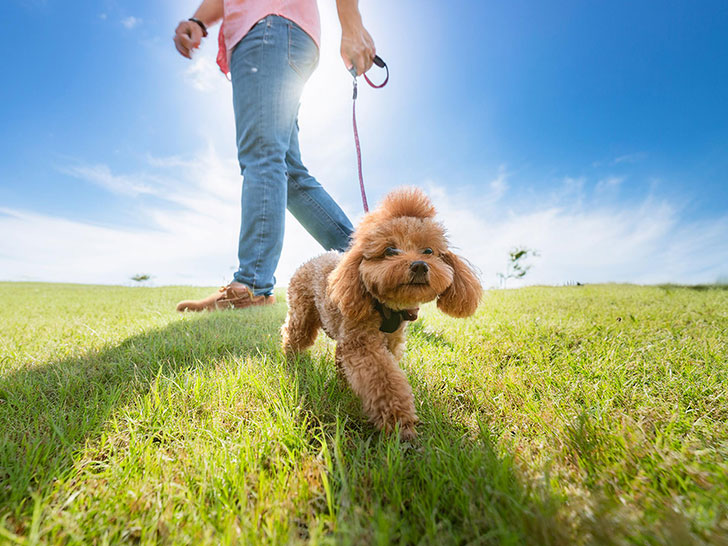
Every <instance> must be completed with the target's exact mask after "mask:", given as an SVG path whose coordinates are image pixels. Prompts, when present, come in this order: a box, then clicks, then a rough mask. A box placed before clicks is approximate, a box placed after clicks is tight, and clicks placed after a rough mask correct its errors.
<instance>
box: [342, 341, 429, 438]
mask: <svg viewBox="0 0 728 546" xmlns="http://www.w3.org/2000/svg"><path fill="white" fill-rule="evenodd" d="M336 353H337V355H336V356H337V363H339V364H340V365H341V366H342V368H343V371H344V375H345V376H346V379H347V380H348V381H349V384H350V385H351V388H352V389H353V390H354V392H355V393H356V394H357V395H358V396H359V397H360V398H361V401H362V404H363V406H364V411H365V412H366V414H367V416H368V417H369V418H370V419H371V420H372V421H373V422H374V424H375V425H376V426H377V428H379V429H384V430H385V431H387V432H391V431H392V430H394V427H395V425H396V424H397V423H399V426H400V436H401V438H402V439H404V440H410V439H412V438H414V437H415V435H416V431H415V424H416V423H417V421H418V419H417V415H416V414H415V404H414V397H413V395H412V387H410V384H409V382H408V381H407V377H406V376H405V374H404V372H403V371H402V370H401V369H400V368H399V366H398V365H397V360H396V359H395V357H394V355H393V354H392V353H391V352H390V350H389V349H388V347H387V340H386V339H385V337H384V335H383V334H381V333H380V332H376V331H373V332H357V333H352V334H350V335H348V336H347V337H345V338H344V339H342V340H340V341H339V343H338V345H337V347H336Z"/></svg>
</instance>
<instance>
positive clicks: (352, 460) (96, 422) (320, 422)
mask: <svg viewBox="0 0 728 546" xmlns="http://www.w3.org/2000/svg"><path fill="white" fill-rule="evenodd" d="M278 307H280V308H278ZM284 313H285V307H284V306H276V310H275V311H273V312H268V313H258V312H257V311H255V310H252V311H251V312H246V313H237V312H231V313H218V314H205V315H201V316H190V317H187V318H186V319H185V320H181V321H178V322H174V323H172V324H170V325H168V326H167V327H165V328H162V329H158V330H153V331H149V332H145V333H143V334H139V335H135V336H132V337H130V338H128V339H126V340H125V341H123V342H122V343H120V344H118V345H115V346H112V347H107V348H105V349H103V350H101V351H97V352H93V353H89V354H87V355H84V356H81V357H77V358H68V359H64V360H60V361H56V362H51V363H48V364H46V365H43V366H38V367H33V368H29V369H21V370H17V371H15V372H12V373H10V374H8V375H7V376H5V377H3V378H2V379H0V440H2V445H1V446H0V513H14V514H16V516H19V517H26V516H28V515H29V513H30V511H32V502H29V501H30V499H31V496H32V495H33V494H34V493H40V494H41V495H43V494H44V493H45V492H46V491H47V490H48V487H50V486H51V484H52V482H53V480H54V479H55V478H59V477H62V476H63V475H64V474H65V473H66V472H68V471H69V470H70V469H71V468H72V465H73V463H74V456H75V455H76V454H77V453H78V451H79V450H81V449H82V448H83V446H84V444H85V442H86V441H87V440H93V439H95V438H97V437H98V436H99V435H100V434H101V431H102V429H103V426H104V424H105V423H106V421H107V420H108V419H109V418H110V417H111V416H112V415H113V413H114V412H115V411H116V410H118V409H119V408H121V407H123V406H125V405H127V404H129V403H132V402H133V401H134V400H135V399H137V398H138V397H140V396H143V395H144V394H145V393H146V392H148V391H149V389H150V386H151V385H152V383H153V382H154V381H155V379H156V378H157V377H158V376H162V377H174V376H175V375H176V374H179V373H185V372H186V371H188V370H190V369H198V368H199V367H200V366H209V363H214V362H215V361H217V360H218V359H221V358H225V357H234V358H240V357H245V356H247V355H256V354H279V353H278V348H277V346H278V343H279V338H278V330H279V328H280V324H281V322H282V320H283V316H284ZM413 335H415V336H417V337H420V338H421V341H424V342H427V343H433V344H435V345H440V344H445V345H447V346H448V347H450V348H453V347H452V345H451V344H450V343H449V342H447V341H446V340H444V339H441V338H439V337H432V336H431V335H430V334H428V333H426V332H424V331H418V330H415V332H413ZM286 370H287V373H288V374H289V375H290V376H291V380H293V381H295V382H296V383H297V386H298V391H299V393H300V397H301V403H302V405H303V407H304V409H305V410H306V411H307V412H310V414H311V415H312V417H314V418H315V419H314V421H313V422H315V423H316V426H320V427H321V430H322V431H323V437H324V438H325V442H326V443H327V446H328V450H329V453H331V454H332V457H331V465H330V467H329V468H328V473H329V479H330V480H331V482H332V484H333V490H334V498H335V504H336V506H337V509H336V512H337V538H338V539H340V541H341V542H357V543H361V542H365V543H371V542H378V543H393V542H399V543H423V542H424V543H435V542H437V543H443V544H446V543H493V544H500V543H538V544H553V543H561V542H564V536H565V535H564V533H565V532H566V531H564V530H563V529H564V527H563V525H560V524H559V522H558V520H557V510H558V506H559V502H560V501H558V500H557V499H555V498H553V497H551V496H550V495H549V493H547V492H546V489H545V488H543V489H540V488H537V487H534V486H533V485H530V484H527V483H525V482H524V480H523V479H521V478H520V477H519V473H518V472H517V470H516V467H515V462H514V460H513V459H512V457H510V456H508V455H505V456H504V455H502V454H498V451H497V449H496V447H495V444H494V441H493V439H492V438H491V437H490V434H489V432H488V427H487V426H486V425H484V424H481V425H480V426H479V428H478V431H477V432H475V433H473V431H472V429H469V428H467V427H465V425H464V424H463V423H462V422H459V421H458V420H457V419H455V418H453V417H452V415H453V412H452V406H451V401H450V400H448V399H447V397H446V394H445V393H441V392H439V391H428V390H427V389H418V390H417V393H416V396H417V398H418V400H417V403H418V407H420V410H419V413H420V416H421V418H422V419H423V424H422V425H421V427H420V429H419V430H420V436H419V438H418V439H417V440H416V441H415V442H413V443H412V444H401V445H400V444H398V442H397V441H396V440H394V439H393V438H391V437H386V436H383V435H380V434H379V433H377V432H376V431H375V430H374V429H373V428H372V427H371V426H370V425H368V424H367V423H366V421H365V419H364V417H363V414H362V412H361V409H360V404H359V401H358V400H357V399H356V397H355V396H354V395H353V393H351V391H350V390H349V388H348V386H347V385H346V383H345V382H344V380H343V379H341V378H340V377H338V376H336V374H335V372H334V365H333V358H332V357H331V356H323V357H319V358H316V357H314V356H311V355H306V354H304V355H302V356H300V357H299V358H297V359H295V360H294V361H291V362H288V363H287V368H286ZM304 536H305V535H304Z"/></svg>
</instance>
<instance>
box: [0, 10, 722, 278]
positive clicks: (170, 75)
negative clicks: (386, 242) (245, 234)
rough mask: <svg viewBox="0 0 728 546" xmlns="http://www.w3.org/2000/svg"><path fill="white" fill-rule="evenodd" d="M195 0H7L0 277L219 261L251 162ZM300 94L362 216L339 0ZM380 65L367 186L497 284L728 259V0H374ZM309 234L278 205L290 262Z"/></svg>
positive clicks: (216, 264) (308, 149)
mask: <svg viewBox="0 0 728 546" xmlns="http://www.w3.org/2000/svg"><path fill="white" fill-rule="evenodd" d="M195 7H196V3H195V2H187V1H180V2H172V1H156V2H142V1H125V2H116V1H95V2H90V1H80V2H72V3H71V2H60V1H59V0H9V2H7V3H6V6H5V10H6V11H5V21H6V24H5V25H4V27H5V28H4V30H5V35H6V37H7V44H9V47H8V46H6V51H7V52H8V53H7V54H6V55H5V56H4V58H3V61H2V67H3V85H2V86H0V120H1V121H0V232H2V237H1V238H0V279H6V280H48V281H78V282H99V283H127V282H129V281H128V279H129V277H130V276H131V275H133V274H135V273H139V272H144V273H149V274H151V275H153V277H154V282H155V283H156V284H168V283H185V284H205V285H211V284H217V283H223V282H227V280H228V279H229V277H230V274H231V272H232V269H233V268H234V266H235V256H236V248H235V241H236V238H237V230H238V221H239V220H238V214H239V210H238V208H239V205H238V198H239V195H240V184H241V179H240V176H239V172H238V168H237V165H236V163H235V149H234V127H233V120H232V108H231V105H230V86H229V83H228V82H227V81H226V80H225V78H224V77H223V76H222V74H220V73H219V71H217V69H216V66H215V64H214V56H215V45H216V44H215V36H216V34H217V28H215V29H213V32H211V35H212V36H211V39H208V40H209V43H205V44H204V46H203V47H202V48H201V50H200V51H198V52H197V54H196V55H195V58H194V59H193V60H192V61H188V60H186V59H183V58H182V57H180V56H179V55H178V54H177V53H176V51H175V50H174V47H173V45H172V41H171V37H172V33H173V30H174V28H175V26H176V24H177V22H178V21H179V20H180V19H183V18H186V17H188V16H189V15H191V13H192V12H193V11H194V9H195ZM319 7H320V9H321V14H322V26H323V40H322V56H321V64H320V66H319V69H318V70H317V72H316V73H315V75H314V76H313V77H312V79H311V81H310V82H309V84H308V86H307V89H306V91H305V93H304V96H303V99H302V107H301V114H300V124H301V131H302V132H301V147H302V151H303V157H304V161H305V162H306V163H307V164H308V166H309V168H310V170H311V171H312V172H313V173H314V174H315V175H316V176H317V177H318V178H319V180H320V181H321V182H322V183H323V184H324V185H325V186H326V187H327V188H329V190H330V192H331V193H332V194H333V195H334V196H335V197H336V199H337V200H339V201H340V203H341V204H342V206H343V207H344V209H345V210H346V211H347V212H348V213H349V214H350V216H351V217H352V218H353V219H354V220H356V219H358V218H360V217H361V204H360V202H359V201H358V183H357V180H356V158H355V156H354V148H353V141H352V135H351V126H350V123H351V118H350V116H351V112H350V108H351V104H350V98H351V90H350V88H351V81H350V77H349V76H348V74H347V73H346V72H345V70H344V69H343V66H342V64H341V61H340V60H339V58H338V45H339V44H338V40H339V29H338V24H337V21H336V16H335V9H334V1H333V0H325V1H321V2H319ZM361 10H362V13H363V16H364V22H365V25H366V26H367V28H368V29H369V30H370V32H371V34H372V36H373V37H374V40H375V42H376V44H377V48H378V51H379V53H380V54H381V56H382V57H384V58H385V60H386V61H387V62H388V63H389V65H390V68H391V71H392V76H391V80H390V84H389V85H388V86H387V87H386V88H385V89H383V90H378V91H375V90H370V89H362V92H361V94H360V101H359V103H358V114H359V123H360V136H361V138H362V146H363V153H364V169H365V178H366V184H367V189H368V192H369V198H370V201H373V202H376V201H377V200H378V199H379V198H381V197H382V196H383V195H384V194H385V193H386V192H387V191H388V189H390V188H392V187H395V186H399V185H403V184H408V185H411V184H414V185H418V186H421V187H423V188H424V189H426V190H427V191H428V192H429V193H430V194H431V196H432V198H433V200H434V201H435V205H436V206H437V207H438V209H439V210H440V212H441V217H442V220H443V221H444V222H445V224H446V225H447V227H448V228H449V230H450V233H451V239H452V241H453V243H454V244H456V245H457V246H458V247H459V248H460V249H461V252H462V254H463V255H465V256H467V257H468V258H469V259H470V260H471V261H472V262H473V263H474V264H476V265H477V266H478V267H479V269H480V270H481V271H482V274H483V278H484V282H485V284H486V285H487V286H489V285H493V284H495V283H496V280H495V274H496V273H497V272H498V271H502V270H503V269H504V267H505V258H506V255H507V250H508V249H509V248H510V247H512V246H514V245H527V246H530V247H532V248H536V249H537V250H538V251H539V253H540V256H539V257H538V258H536V259H535V260H534V261H533V266H534V267H533V269H532V271H531V272H530V273H529V276H528V277H527V279H526V281H527V282H543V283H553V284H559V283H562V282H567V281H573V280H579V281H582V282H603V281H629V282H640V283H652V282H664V281H673V282H685V283H691V282H714V281H715V280H717V279H718V278H720V277H724V276H726V275H728V236H727V235H728V176H727V175H726V173H727V172H728V100H726V97H728V62H726V60H725V55H726V54H725V52H726V51H728V32H725V29H726V28H728V4H726V3H725V2H717V1H703V2H627V1H613V2H608V3H607V2H599V3H597V2H577V1H573V2H565V1H562V2H519V1H514V2H473V1H471V2H464V1H459V2H458V1H455V2H448V3H443V2H416V1H414V0H413V1H401V2H372V3H366V2H362V5H361ZM318 252H319V249H318V248H317V246H316V244H315V242H314V241H313V240H312V239H311V238H310V237H309V236H308V235H307V234H306V233H305V232H304V231H303V230H302V229H301V228H300V227H299V226H297V225H296V224H295V221H293V220H291V221H289V223H288V225H287V235H286V243H285V246H284V252H283V256H282V259H281V265H280V268H279V273H278V278H279V281H280V283H281V284H285V282H286V281H287V278H288V277H289V276H290V274H291V272H292V271H293V269H295V267H296V265H298V264H300V263H301V262H302V261H303V260H305V259H307V258H309V257H311V256H313V255H315V254H316V253H318Z"/></svg>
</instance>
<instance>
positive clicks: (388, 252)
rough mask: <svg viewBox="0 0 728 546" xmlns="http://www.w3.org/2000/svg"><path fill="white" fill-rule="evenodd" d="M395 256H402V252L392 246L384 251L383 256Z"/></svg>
mask: <svg viewBox="0 0 728 546" xmlns="http://www.w3.org/2000/svg"><path fill="white" fill-rule="evenodd" d="M397 254H402V251H401V250H400V249H398V248H394V247H393V246H388V247H387V248H385V249H384V255H385V256H396V255H397Z"/></svg>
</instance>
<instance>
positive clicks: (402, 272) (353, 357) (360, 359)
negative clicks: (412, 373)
mask: <svg viewBox="0 0 728 546" xmlns="http://www.w3.org/2000/svg"><path fill="white" fill-rule="evenodd" d="M434 217H435V208H434V207H433V205H432V203H431V202H430V200H429V199H428V197H427V196H426V195H425V194H424V193H423V192H422V191H421V190H418V189H416V188H401V189H397V190H395V191H393V192H391V193H390V194H389V195H387V196H386V197H385V199H384V201H383V203H382V204H381V205H380V206H379V207H378V208H377V209H376V210H374V211H372V212H370V213H368V214H367V215H366V216H364V219H363V220H362V221H361V223H360V224H359V226H358V227H357V229H356V231H355V232H354V235H353V239H352V243H351V246H350V247H349V249H348V250H347V251H346V252H345V253H343V254H340V253H338V252H329V253H327V254H323V255H321V256H319V257H317V258H314V259H312V260H310V261H309V262H306V263H305V264H303V265H302V266H301V267H300V268H299V269H298V270H297V271H296V272H295V273H294V275H293V277H292V278H291V282H290V284H289V286H288V316H287V318H286V322H285V324H284V325H283V328H282V330H281V333H282V337H283V348H284V350H285V351H286V354H288V355H291V354H295V353H297V352H299V351H302V350H304V349H306V348H307V347H310V346H311V345H312V344H313V342H314V341H315V339H316V336H317V334H318V331H319V328H321V329H323V331H324V332H326V334H327V335H328V336H329V337H331V338H332V339H334V340H336V342H337V344H336V357H335V360H336V366H337V368H338V369H339V370H340V371H341V372H343V374H344V376H345V377H346V379H347V381H348V382H349V384H350V385H351V388H352V389H353V390H354V392H355V393H356V394H357V395H358V396H359V397H360V398H361V401H362V404H363V407H364V411H365V412H366V414H367V416H368V417H369V418H370V419H371V420H372V422H373V423H374V424H375V426H376V427H377V428H379V429H383V430H385V431H387V432H391V431H394V430H395V427H396V426H397V425H399V433H400V437H401V438H402V439H405V440H409V439H412V438H414V436H415V435H416V431H415V425H416V423H417V422H418V418H417V415H416V413H415V405H414V397H413V395H412V388H411V387H410V385H409V383H408V382H407V378H406V376H405V374H404V372H403V371H402V370H401V369H400V367H399V366H398V362H399V360H400V359H401V358H402V355H403V353H404V349H405V328H406V323H407V322H408V321H414V320H416V319H417V312H418V310H419V305H420V304H422V303H425V302H428V301H432V300H437V307H438V308H439V309H440V310H442V311H443V312H445V313H447V314H448V315H451V316H453V317H467V316H470V315H472V314H473V313H474V312H475V310H476V308H477V306H478V303H479V301H480V296H481V293H482V288H481V286H480V282H479V281H478V278H477V277H476V275H475V273H474V272H473V271H472V269H471V268H470V267H469V266H468V265H467V264H466V263H465V261H464V260H463V259H462V258H460V257H458V256H456V255H455V254H453V253H452V252H451V251H450V250H449V248H448V242H447V238H446V235H445V229H444V227H443V226H442V225H441V224H440V223H438V222H436V221H435V220H434Z"/></svg>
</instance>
